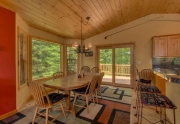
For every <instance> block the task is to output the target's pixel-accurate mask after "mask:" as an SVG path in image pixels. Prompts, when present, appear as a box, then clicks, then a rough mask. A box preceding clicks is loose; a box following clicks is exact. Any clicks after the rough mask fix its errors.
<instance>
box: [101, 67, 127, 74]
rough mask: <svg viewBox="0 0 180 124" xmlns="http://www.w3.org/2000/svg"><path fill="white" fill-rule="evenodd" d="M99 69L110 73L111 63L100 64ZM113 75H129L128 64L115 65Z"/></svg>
mask: <svg viewBox="0 0 180 124" xmlns="http://www.w3.org/2000/svg"><path fill="white" fill-rule="evenodd" d="M100 69H101V71H102V72H104V73H105V74H110V75H111V74H112V64H100ZM115 75H116V76H129V75H130V65H125V64H123V65H119V64H116V65H115Z"/></svg>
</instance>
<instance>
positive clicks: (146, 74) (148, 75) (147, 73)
mask: <svg viewBox="0 0 180 124" xmlns="http://www.w3.org/2000/svg"><path fill="white" fill-rule="evenodd" d="M139 79H145V80H153V72H152V70H151V69H143V70H142V71H141V72H140V73H139Z"/></svg>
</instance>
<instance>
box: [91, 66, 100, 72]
mask: <svg viewBox="0 0 180 124" xmlns="http://www.w3.org/2000/svg"><path fill="white" fill-rule="evenodd" d="M100 72H101V69H100V68H99V67H93V68H92V69H91V73H100Z"/></svg>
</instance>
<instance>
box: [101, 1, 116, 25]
mask: <svg viewBox="0 0 180 124" xmlns="http://www.w3.org/2000/svg"><path fill="white" fill-rule="evenodd" d="M98 3H99V5H100V7H101V8H102V11H103V12H104V15H106V21H107V23H109V24H110V28H112V27H114V25H118V23H117V22H115V21H114V19H111V17H112V16H111V14H110V13H109V11H108V9H107V6H106V4H105V3H104V1H102V0H98Z"/></svg>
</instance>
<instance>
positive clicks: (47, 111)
mask: <svg viewBox="0 0 180 124" xmlns="http://www.w3.org/2000/svg"><path fill="white" fill-rule="evenodd" d="M48 115H49V109H48V108H47V109H46V124H48V123H49V122H48V117H49V116H48Z"/></svg>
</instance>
